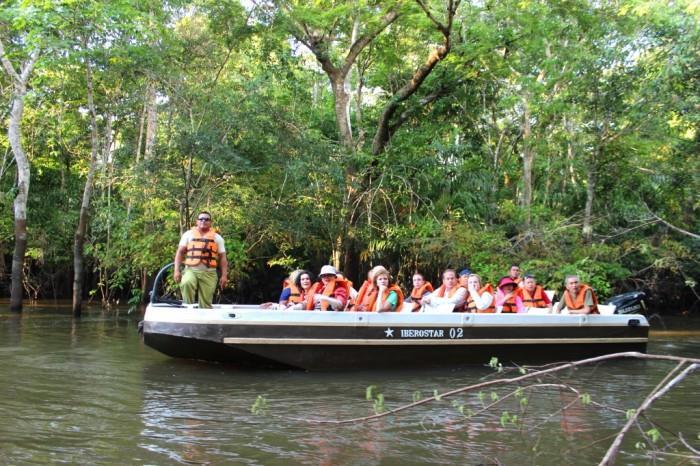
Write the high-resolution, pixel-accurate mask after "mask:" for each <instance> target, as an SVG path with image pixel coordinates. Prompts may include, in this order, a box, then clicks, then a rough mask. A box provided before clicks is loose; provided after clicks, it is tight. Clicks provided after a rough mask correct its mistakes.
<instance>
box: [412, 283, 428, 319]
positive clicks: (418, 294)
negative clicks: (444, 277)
mask: <svg viewBox="0 0 700 466" xmlns="http://www.w3.org/2000/svg"><path fill="white" fill-rule="evenodd" d="M432 291H433V285H432V284H431V283H430V282H425V283H424V284H423V286H421V287H420V288H413V290H411V305H412V309H411V311H412V312H416V311H417V310H418V309H420V300H421V299H422V298H423V295H424V294H426V293H430V292H432Z"/></svg>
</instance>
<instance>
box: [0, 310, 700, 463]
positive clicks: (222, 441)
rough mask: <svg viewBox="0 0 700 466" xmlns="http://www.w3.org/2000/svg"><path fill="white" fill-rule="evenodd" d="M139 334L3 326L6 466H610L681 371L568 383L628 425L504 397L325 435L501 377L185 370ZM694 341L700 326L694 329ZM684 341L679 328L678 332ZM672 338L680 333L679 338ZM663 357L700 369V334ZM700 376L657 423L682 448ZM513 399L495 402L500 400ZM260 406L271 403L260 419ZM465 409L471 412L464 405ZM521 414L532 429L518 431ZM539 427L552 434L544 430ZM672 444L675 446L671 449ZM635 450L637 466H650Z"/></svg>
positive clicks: (668, 347) (689, 433)
mask: <svg viewBox="0 0 700 466" xmlns="http://www.w3.org/2000/svg"><path fill="white" fill-rule="evenodd" d="M137 321H138V319H137V318H134V317H132V316H126V315H115V314H113V313H104V312H102V311H101V310H99V309H95V310H89V311H88V312H86V314H85V316H84V318H82V319H80V320H74V319H72V318H71V317H70V312H69V309H66V310H65V311H64V310H56V309H41V310H36V312H35V310H29V311H27V312H24V313H22V314H20V315H17V314H10V313H5V312H0V374H2V375H1V376H0V397H2V400H3V402H2V403H0V416H1V417H2V419H3V420H4V422H3V423H0V464H16V465H24V464H27V465H29V464H32V465H33V464H37V463H61V462H63V463H73V464H78V463H80V464H82V463H91V464H247V465H257V464H261V465H262V464H265V465H269V464H283V465H291V464H304V465H306V464H308V465H319V464H320V465H334V464H350V465H363V466H366V465H375V464H376V465H378V464H382V465H385V464H402V465H405V464H409V465H410V464H465V463H467V464H469V463H495V462H501V463H505V464H522V463H524V462H528V463H533V464H534V463H536V464H562V463H566V464H581V465H584V464H585V465H588V464H591V463H595V462H597V461H599V460H600V458H601V457H602V455H603V453H604V451H605V449H606V448H607V446H608V445H609V443H610V439H607V440H602V439H605V438H606V437H609V436H610V435H612V434H613V433H614V432H616V430H617V429H619V428H620V426H621V425H622V424H623V423H624V420H625V417H624V414H621V413H620V412H619V411H622V412H624V411H625V410H627V409H630V408H635V407H637V405H638V404H639V403H640V402H641V400H643V398H644V397H645V396H646V395H647V394H648V393H649V391H650V390H651V389H653V387H655V386H656V384H657V383H658V382H659V381H660V380H661V379H662V378H663V376H664V375H665V373H666V372H667V371H668V370H669V369H670V368H671V367H672V366H673V365H672V364H670V363H669V364H665V363H656V362H654V363H648V362H643V361H629V360H627V361H615V362H610V363H606V364H603V365H600V366H597V367H590V368H585V369H584V368H582V369H578V370H575V371H571V372H569V373H567V374H562V375H561V376H560V380H559V382H561V383H566V384H571V385H574V386H575V387H576V388H577V389H578V390H579V391H580V392H581V393H588V394H590V396H591V399H592V400H594V401H597V402H600V403H602V404H605V405H607V406H610V407H613V408H615V409H617V410H618V411H613V410H608V409H599V408H595V407H592V406H584V405H582V404H581V403H580V402H577V400H576V395H575V394H573V393H572V392H569V391H567V390H560V389H558V388H546V389H545V388H543V389H538V390H536V391H534V392H532V393H526V395H525V396H526V398H527V403H526V404H524V405H523V404H522V403H521V401H520V399H519V398H517V397H514V396H512V397H510V398H507V399H505V400H503V401H502V402H501V404H499V405H497V406H495V407H494V408H492V409H490V410H487V411H486V412H484V413H483V414H480V415H479V416H477V417H475V418H472V419H469V418H467V417H465V416H464V415H463V414H462V413H460V410H459V408H458V407H459V406H460V405H463V406H464V409H463V411H464V412H465V413H468V412H469V410H471V411H472V412H477V411H479V410H481V409H483V408H484V406H485V405H488V404H489V403H491V402H492V401H491V391H492V390H490V389H489V390H484V392H483V393H482V396H481V397H479V395H478V393H471V394H464V395H459V396H456V397H454V399H453V398H449V399H444V400H442V401H440V402H437V403H432V404H430V405H426V406H422V407H419V408H417V409H414V410H410V411H405V412H403V413H401V414H400V415H398V416H395V417H391V418H384V419H382V420H381V421H379V422H374V423H369V424H367V423H365V424H358V425H347V426H327V425H317V424H312V423H309V422H307V421H306V420H308V419H345V418H353V417H358V416H365V415H368V414H371V413H372V404H371V402H368V401H367V400H366V399H365V388H366V387H367V386H368V385H377V387H378V388H379V390H380V391H381V392H382V393H383V394H384V395H385V397H386V406H387V407H388V408H394V407H397V406H400V405H402V404H405V403H409V402H410V401H411V400H412V395H413V393H414V392H415V391H420V392H421V393H422V394H423V395H424V396H425V395H427V394H432V393H433V391H434V390H438V391H439V392H443V391H446V390H449V389H453V388H456V387H459V386H464V385H468V384H472V383H475V382H477V381H479V380H482V379H483V378H484V377H489V376H491V375H492V373H493V371H492V370H491V369H488V368H480V367H475V368H470V369H462V370H454V371H450V370H440V371H420V372H417V371H416V372H414V371H410V370H404V371H387V372H355V373H317V374H316V373H304V372H291V371H274V372H272V371H260V372H241V371H236V370H231V369H230V368H227V367H225V366H220V365H210V364H202V363H196V362H187V361H178V360H173V359H170V358H167V357H165V356H163V355H160V354H158V353H156V352H155V351H153V350H151V349H149V348H146V347H144V346H143V345H142V344H141V343H140V341H139V338H138V335H137V332H136V326H137ZM684 326H686V327H687V325H685V324H684ZM669 328H671V327H670V326H669ZM670 331H671V330H669V332H670ZM653 338H654V340H653V342H652V344H651V345H650V348H649V351H650V352H654V353H669V354H678V355H687V356H694V357H698V356H699V355H700V345H699V343H700V334H698V333H691V334H687V335H681V336H679V335H677V334H671V333H668V332H666V333H657V334H653ZM697 380H698V379H697V376H695V378H690V379H688V380H686V381H685V382H684V383H682V384H680V385H679V386H678V387H676V388H674V390H673V391H672V392H671V393H670V394H669V395H668V396H667V397H665V398H663V399H661V400H660V401H659V402H658V403H657V405H655V407H654V408H653V410H652V412H651V416H652V417H653V418H654V419H655V420H656V421H657V422H659V423H660V424H661V425H663V426H664V428H665V429H666V430H665V431H664V432H665V435H667V434H666V432H667V431H668V432H686V438H694V435H695V433H696V432H698V431H700V421H698V418H700V416H697V413H696V411H697V408H696V406H698V405H699V404H700V391H698V390H697ZM512 390H513V387H509V388H503V389H501V388H499V389H494V390H493V392H494V393H497V395H498V396H499V397H500V398H503V397H505V396H506V395H507V394H508V393H510V392H511V391H512ZM258 395H263V396H265V397H266V398H267V400H268V403H269V407H270V409H269V413H268V415H267V416H255V415H253V414H252V413H251V409H250V408H251V405H252V404H253V402H254V401H255V399H256V397H257V396H258ZM453 403H456V404H453ZM504 411H508V412H509V413H510V414H511V415H518V416H519V417H520V418H521V419H526V420H527V422H526V424H520V423H508V422H505V423H504V422H502V414H503V412H504ZM528 426H537V428H535V429H529V428H527V427H528ZM668 435H670V434H668ZM633 453H634V442H633V441H631V442H629V444H627V445H626V453H625V455H627V456H624V458H626V460H623V461H628V462H629V461H631V462H635V461H638V459H634V460H630V458H635V457H632V456H630V455H631V454H633Z"/></svg>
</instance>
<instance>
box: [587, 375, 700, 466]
mask: <svg viewBox="0 0 700 466" xmlns="http://www.w3.org/2000/svg"><path fill="white" fill-rule="evenodd" d="M684 364H685V362H680V363H679V364H678V366H676V368H675V369H674V370H673V371H672V372H677V371H678V370H679V369H680V368H681V366H683V365H684ZM698 367H700V364H698V363H694V364H691V365H689V366H688V367H686V368H685V370H683V372H681V373H680V374H678V375H677V376H676V377H674V378H673V379H672V380H671V381H670V382H668V383H665V384H664V382H666V380H668V378H669V377H666V378H665V379H664V380H663V381H662V383H661V384H659V385H657V386H656V387H655V388H654V390H652V391H651V393H650V394H649V396H647V398H646V399H645V400H644V402H643V403H642V404H641V406H640V407H639V409H637V410H636V411H635V413H634V414H633V415H632V416H630V418H629V419H628V420H627V423H625V425H624V426H623V427H622V429H620V431H619V432H618V434H617V437H615V440H614V441H613V443H612V445H610V448H609V449H608V451H607V453H606V454H605V456H604V457H603V459H602V460H601V462H600V466H607V465H612V464H613V463H614V462H615V456H616V455H617V452H618V451H619V450H620V445H621V444H622V439H623V438H624V437H625V434H626V433H627V432H628V431H629V430H630V428H631V427H632V425H633V424H634V423H635V422H636V421H637V418H638V417H639V416H640V415H641V414H642V413H644V412H645V411H646V410H647V409H648V408H649V407H650V406H651V405H652V403H654V401H656V400H658V399H659V398H661V397H662V396H663V395H664V394H666V393H667V392H668V391H669V390H670V389H671V388H673V387H674V386H675V385H677V384H678V383H679V382H680V381H681V380H683V379H684V378H685V377H686V376H687V375H688V374H690V373H691V372H693V371H694V370H696V369H697V368H698ZM670 375H671V374H669V376H670ZM662 384H664V385H663V386H661V387H660V385H662Z"/></svg>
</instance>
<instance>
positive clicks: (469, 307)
mask: <svg viewBox="0 0 700 466" xmlns="http://www.w3.org/2000/svg"><path fill="white" fill-rule="evenodd" d="M487 291H488V292H489V293H491V294H493V286H491V284H490V283H487V284H486V285H484V286H482V287H481V289H480V290H479V296H481V295H482V294H484V293H485V292H487ZM494 298H495V297H494ZM464 311H465V312H480V313H490V314H493V313H494V312H496V306H495V305H494V300H491V305H489V307H487V308H486V309H481V310H479V309H477V308H476V302H475V301H474V299H473V298H472V295H471V293H467V300H466V301H465V303H464Z"/></svg>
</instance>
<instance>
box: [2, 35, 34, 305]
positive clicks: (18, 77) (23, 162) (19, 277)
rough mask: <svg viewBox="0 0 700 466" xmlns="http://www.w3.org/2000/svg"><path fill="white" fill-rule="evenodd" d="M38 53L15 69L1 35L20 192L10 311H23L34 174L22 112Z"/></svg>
mask: <svg viewBox="0 0 700 466" xmlns="http://www.w3.org/2000/svg"><path fill="white" fill-rule="evenodd" d="M39 53H40V51H39V49H37V48H34V49H31V50H29V51H28V56H27V58H26V59H25V60H24V61H23V62H22V63H21V64H20V66H19V70H18V71H16V70H15V66H14V65H13V64H12V62H11V61H10V59H9V58H8V56H7V53H6V51H5V44H4V42H3V39H2V38H0V61H1V62H2V67H3V69H4V70H5V73H7V74H8V76H9V77H10V79H11V81H12V110H11V111H10V124H9V126H8V131H7V136H8V139H9V140H10V145H11V147H12V153H13V155H14V158H15V162H16V164H17V185H16V187H17V193H16V195H15V200H14V215H15V250H14V253H13V255H12V286H11V288H10V310H12V311H17V312H20V311H22V287H23V279H24V276H23V270H24V254H25V251H26V250H27V199H28V197H29V181H30V177H31V169H30V165H29V159H28V158H27V154H26V153H25V151H24V148H23V146H22V114H23V113H24V98H25V96H26V94H27V85H28V82H29V77H30V76H31V74H32V70H33V69H34V65H35V64H36V62H37V60H38V58H39Z"/></svg>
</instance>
